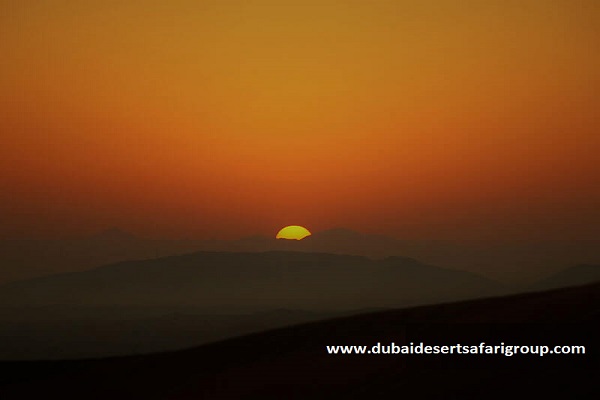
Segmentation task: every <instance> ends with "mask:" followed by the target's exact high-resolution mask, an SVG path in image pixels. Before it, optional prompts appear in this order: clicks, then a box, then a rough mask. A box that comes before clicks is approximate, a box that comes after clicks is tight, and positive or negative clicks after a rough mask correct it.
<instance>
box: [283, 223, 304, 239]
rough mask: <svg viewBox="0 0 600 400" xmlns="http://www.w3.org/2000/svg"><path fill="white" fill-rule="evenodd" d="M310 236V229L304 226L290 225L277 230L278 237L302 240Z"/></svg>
mask: <svg viewBox="0 0 600 400" xmlns="http://www.w3.org/2000/svg"><path fill="white" fill-rule="evenodd" d="M307 236H310V231H309V230H308V229H306V228H305V227H303V226H299V225H290V226H286V227H285V228H283V229H282V230H280V231H279V232H277V236H275V237H276V238H277V239H292V240H302V239H304V238H305V237H307Z"/></svg>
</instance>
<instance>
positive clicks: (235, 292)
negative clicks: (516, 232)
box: [0, 252, 502, 310]
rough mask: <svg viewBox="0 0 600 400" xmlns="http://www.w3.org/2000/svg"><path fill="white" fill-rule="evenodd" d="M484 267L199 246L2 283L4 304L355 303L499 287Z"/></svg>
mask: <svg viewBox="0 0 600 400" xmlns="http://www.w3.org/2000/svg"><path fill="white" fill-rule="evenodd" d="M501 290H502V287H501V286H500V285H499V284H497V283H495V282H493V281H490V280H488V279H485V278H483V277H480V276H478V275H475V274H472V273H468V272H462V271H453V270H448V269H443V268H438V267H434V266H430V265H425V264H421V263H419V262H417V261H415V260H412V259H407V258H400V257H390V258H386V259H383V260H372V259H369V258H366V257H360V256H345V255H334V254H325V253H304V252H266V253H227V252H198V253H193V254H188V255H181V256H173V257H166V258H159V259H152V260H142V261H126V262H120V263H116V264H112V265H107V266H104V267H100V268H96V269H93V270H90V271H84V272H74V273H67V274H59V275H52V276H47V277H42V278H36V279H32V280H26V281H20V282H13V283H9V284H6V285H4V286H1V287H0V305H6V306H17V305H69V304H71V305H79V306H82V305H115V304H122V305H144V306H165V305H169V306H201V307H227V306H231V307H236V306H240V305H244V306H247V307H255V308H257V309H269V308H293V309H318V310H330V309H331V310H336V309H337V310H349V309H358V308H367V307H398V306H406V305H412V304H423V303H432V302H439V301H447V300H455V299H462V298H469V297H477V296H482V295H491V294H494V293H499V292H500V291H501Z"/></svg>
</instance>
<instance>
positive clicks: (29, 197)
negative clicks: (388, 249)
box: [0, 0, 600, 239]
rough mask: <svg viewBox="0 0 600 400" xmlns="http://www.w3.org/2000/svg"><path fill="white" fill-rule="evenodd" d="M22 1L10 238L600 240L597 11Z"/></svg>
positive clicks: (8, 197) (5, 187)
mask: <svg viewBox="0 0 600 400" xmlns="http://www.w3.org/2000/svg"><path fill="white" fill-rule="evenodd" d="M141 4H142V3H141V2H137V1H131V2H129V1H128V2H117V3H115V2H104V1H85V2H18V1H13V2H3V4H2V5H1V6H0V10H1V11H0V15H2V17H1V19H0V26H1V27H0V47H1V48H2V54H3V61H4V62H2V63H1V65H0V132H2V146H0V171H2V172H1V173H0V187H1V188H2V190H0V203H1V204H3V206H2V209H0V218H1V219H2V221H3V222H2V226H1V228H0V236H2V237H21V236H23V235H29V236H33V237H37V236H40V237H54V236H68V235H74V234H87V233H89V232H94V231H97V230H100V229H104V228H106V227H111V226H119V227H122V228H123V229H125V230H128V231H131V232H134V233H136V234H139V235H144V236H149V237H194V238H209V237H213V236H216V237H219V238H234V237H242V236H245V235H253V234H264V235H269V236H270V235H272V232H273V231H274V230H276V229H278V227H279V226H280V225H279V224H280V221H282V220H295V221H306V224H307V225H309V226H311V229H314V230H316V231H319V230H322V229H327V228H330V227H335V226H344V227H348V228H352V229H356V230H360V231H364V232H373V233H382V234H388V235H393V236H396V237H411V238H452V239H455V238H458V239H472V238H475V239H478V238H557V237H559V238H560V237H563V236H564V235H566V234H568V235H569V236H570V237H577V238H584V239H585V238H593V237H598V234H600V231H599V230H598V229H599V227H600V213H599V212H598V207H597V205H598V204H599V203H600V186H599V185H597V182H598V179H599V173H600V166H599V164H598V161H597V159H598V149H599V148H600V135H599V134H598V132H599V129H600V125H599V122H598V110H599V109H600V52H598V48H600V33H599V31H598V27H599V26H600V24H599V23H598V21H599V16H600V7H599V4H600V3H599V2H598V1H595V0H587V1H585V0H584V1H578V2H577V6H576V7H575V6H573V3H572V2H571V1H570V0H562V1H552V2H549V1H546V0H537V1H536V0H529V1H523V2H521V1H519V2H516V1H509V2H507V1H504V0H492V1H482V2H474V3H469V4H468V5H467V4H466V3H464V4H463V2H457V1H327V0H319V1H305V0H303V1H284V2H281V1H266V0H261V1H253V2H247V1H242V0H237V1H226V2H224V1H201V2H196V1H185V0H179V1H169V2H143V6H141Z"/></svg>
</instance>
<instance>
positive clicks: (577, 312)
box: [0, 284, 600, 399]
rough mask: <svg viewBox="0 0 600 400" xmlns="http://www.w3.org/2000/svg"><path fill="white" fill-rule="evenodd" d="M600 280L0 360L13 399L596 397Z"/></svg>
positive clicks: (6, 393) (6, 392) (4, 388)
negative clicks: (168, 345) (401, 348)
mask: <svg viewBox="0 0 600 400" xmlns="http://www.w3.org/2000/svg"><path fill="white" fill-rule="evenodd" d="M599 320H600V284H593V285H588V286H581V287H573V288H567V289H559V290H553V291H548V292H540V293H529V294H521V295H515V296H509V297H499V298H490V299H484V300H476V301H465V302H459V303H452V304H443V305H435V306H423V307H416V308H411V309H404V310H394V311H385V312H378V313H370V314H364V315H359V316H353V317H344V318H336V319H332V320H328V321H322V322H315V323H309V324H303V325H298V326H292V327H288V328H282V329H277V330H273V331H268V332H264V333H258V334H252V335H248V336H244V337H239V338H235V339H230V340H226V341H223V342H219V343H215V344H211V345H205V346H201V347H197V348H193V349H189V350H185V351H178V352H171V353H162V354H155V355H147V356H135V357H121V358H111V359H102V360H84V361H62V362H60V361H46V362H3V363H0V373H1V375H0V376H1V378H0V379H1V383H0V393H1V394H2V396H1V397H2V398H3V399H13V398H26V399H29V398H46V397H48V396H52V397H55V396H54V395H56V396H60V398H68V399H69V398H78V399H80V398H85V399H89V398H101V399H108V398H110V399H121V398H123V399H131V398H135V399H155V398H159V399H160V398H166V399H188V398H189V399H203V398H209V399H212V398H227V399H229V398H419V399H423V398H432V399H433V398H436V399H437V398H444V399H452V398H456V399H464V398H478V399H490V398H493V399H496V398H497V399H501V398H502V399H505V398H518V399H520V398H543V399H547V398H573V399H575V398H577V399H583V398H596V395H597V391H598V382H597V377H598V372H599V371H598V368H599V366H598V339H597V338H598V336H599V335H600V332H598V326H599V325H600V324H598V322H600V321H599ZM411 341H413V342H415V344H416V343H418V342H420V341H423V342H425V343H428V344H448V345H452V344H456V343H461V344H469V345H470V344H474V345H478V344H479V343H480V342H486V343H487V344H500V342H504V343H505V344H507V345H508V344H513V345H537V344H540V345H549V346H554V345H585V346H586V354H585V355H582V356H581V355H580V356H575V355H571V356H567V355H560V356H559V355H553V356H550V355H548V356H545V357H539V356H533V355H527V356H526V355H518V356H513V357H506V356H502V355H496V356H481V355H456V356H450V355H447V356H433V355H430V356H425V355H412V356H410V355H404V356H403V355H373V354H371V355H330V354H327V352H326V349H325V346H326V345H369V346H371V345H374V344H376V343H377V342H380V343H382V344H388V343H391V342H394V343H396V344H399V345H401V344H407V343H409V342H411Z"/></svg>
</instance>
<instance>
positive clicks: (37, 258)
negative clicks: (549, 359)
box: [0, 228, 600, 283]
mask: <svg viewBox="0 0 600 400" xmlns="http://www.w3.org/2000/svg"><path fill="white" fill-rule="evenodd" d="M280 250H286V251H299V252H321V253H331V254H347V255H359V256H366V257H370V258H378V259H381V258H385V257H389V256H401V257H411V258H414V259H418V260H420V261H422V262H424V263H426V264H432V265H438V266H441V267H445V268H452V269H459V270H466V271H471V272H476V273H478V274H483V275H485V276H488V277H492V278H494V279H499V280H505V281H513V282H533V281H534V280H537V279H539V278H541V277H544V276H548V275H551V274H552V273H555V272H558V271H560V270H563V269H565V268H567V267H570V266H573V265H578V264H600V241H597V240H596V241H592V240H590V241H539V242H533V241H528V242H526V241H503V242H498V241H469V242H456V241H448V240H446V241H440V240H398V239H394V238H391V237H387V236H383V235H372V234H363V233H359V232H355V231H352V230H348V229H343V228H337V229H330V230H325V231H320V232H314V233H313V235H312V236H309V237H307V238H305V239H304V240H301V241H288V240H276V239H275V238H274V237H264V236H253V237H248V238H242V239H238V240H191V239H190V240H151V239H143V238H138V237H136V236H134V235H132V234H130V233H128V232H125V231H123V230H120V229H118V228H112V229H109V230H106V231H104V232H100V233H98V234H95V235H92V236H89V237H84V238H80V239H70V240H0V266H2V269H1V270H0V283H1V282H10V281H14V280H18V279H27V278H33V277H38V276H43V275H50V274H55V273H60V272H66V271H84V270H88V269H91V268H94V267H98V266H102V265H106V264H111V263H115V262H119V261H126V260H141V259H155V258H161V257H167V256H173V255H181V254H186V253H191V252H196V251H221V252H264V251H280Z"/></svg>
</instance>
